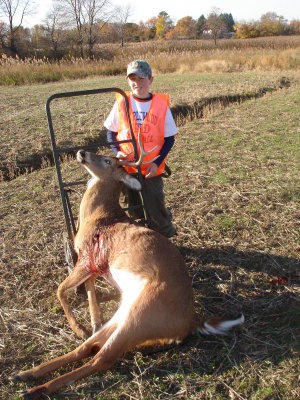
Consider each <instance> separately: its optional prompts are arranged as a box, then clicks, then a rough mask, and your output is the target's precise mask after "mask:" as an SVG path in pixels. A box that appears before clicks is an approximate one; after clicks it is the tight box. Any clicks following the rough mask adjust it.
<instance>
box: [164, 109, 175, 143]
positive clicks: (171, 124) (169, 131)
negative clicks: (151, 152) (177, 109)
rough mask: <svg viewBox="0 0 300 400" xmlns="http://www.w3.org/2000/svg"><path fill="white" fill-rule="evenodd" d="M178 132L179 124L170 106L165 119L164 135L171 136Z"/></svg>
mask: <svg viewBox="0 0 300 400" xmlns="http://www.w3.org/2000/svg"><path fill="white" fill-rule="evenodd" d="M176 133H177V126H176V124H175V121H174V118H173V115H172V113H171V110H170V108H169V107H168V109H167V114H166V119H165V132H164V136H165V138H166V137H169V136H174V135H176Z"/></svg>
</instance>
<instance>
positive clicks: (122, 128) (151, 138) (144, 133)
mask: <svg viewBox="0 0 300 400" xmlns="http://www.w3.org/2000/svg"><path fill="white" fill-rule="evenodd" d="M126 95H127V97H128V100H129V115H130V120H131V124H132V130H133V133H134V137H135V140H136V142H137V139H138V133H139V126H138V123H137V121H136V119H135V116H134V114H133V111H132V106H131V100H130V92H126ZM116 100H117V105H118V112H119V130H118V134H117V140H118V141H121V140H128V139H131V136H130V130H129V123H128V119H127V114H126V108H125V101H124V98H123V96H122V95H120V94H119V93H116ZM168 106H169V96H168V95H167V94H158V93H155V94H153V95H152V103H151V105H150V109H149V111H148V113H147V115H146V117H145V119H144V121H143V123H142V125H141V139H142V143H143V147H144V150H145V151H149V150H152V149H153V147H155V146H157V148H156V149H155V150H154V151H153V152H151V153H150V154H148V155H147V156H145V158H144V162H145V161H150V160H152V159H153V158H155V157H156V156H158V155H159V154H160V151H161V148H162V146H163V144H164V140H165V137H164V127H165V119H166V114H167V109H168ZM137 147H138V153H139V154H140V149H139V145H138V143H137ZM120 150H121V151H122V152H123V153H125V154H129V153H131V152H132V154H134V153H133V146H132V144H131V143H120ZM148 166H149V164H145V165H144V164H142V165H141V171H142V174H143V175H145V172H146V169H147V168H148ZM125 169H126V171H127V172H128V173H136V168H134V167H127V166H126V167H125ZM164 170H165V162H164V161H163V162H162V163H161V164H160V166H159V167H158V169H157V173H156V176H158V175H161V174H162V173H163V172H164Z"/></svg>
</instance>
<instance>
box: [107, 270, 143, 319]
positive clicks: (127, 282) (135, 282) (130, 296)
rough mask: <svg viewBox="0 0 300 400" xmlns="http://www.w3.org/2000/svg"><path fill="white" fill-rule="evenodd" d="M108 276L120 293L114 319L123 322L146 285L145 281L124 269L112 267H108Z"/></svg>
mask: <svg viewBox="0 0 300 400" xmlns="http://www.w3.org/2000/svg"><path fill="white" fill-rule="evenodd" d="M110 274H111V276H112V278H113V280H114V281H115V282H116V284H117V285H118V287H119V288H120V291H121V293H122V300H121V305H120V308H119V310H118V311H117V315H116V317H117V318H118V320H119V321H120V322H121V321H122V320H123V321H125V320H126V317H127V314H128V312H129V310H130V308H131V306H132V304H133V303H134V302H135V301H136V299H137V298H138V297H139V296H140V294H141V293H142V291H143V289H144V287H145V285H146V284H147V280H146V279H145V278H142V277H140V276H138V275H136V274H133V273H131V272H129V271H126V270H124V269H115V268H114V267H113V265H111V267H110Z"/></svg>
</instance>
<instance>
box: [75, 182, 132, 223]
mask: <svg viewBox="0 0 300 400" xmlns="http://www.w3.org/2000/svg"><path fill="white" fill-rule="evenodd" d="M120 191H121V187H120V184H119V183H118V182H109V185H108V184H106V185H104V184H103V182H101V181H97V182H96V183H94V184H93V185H92V186H91V187H89V188H88V189H87V190H86V192H85V194H84V196H83V198H82V201H81V205H80V221H81V223H82V222H84V221H85V222H87V221H96V220H97V221H99V220H111V219H116V218H118V217H122V216H124V214H125V213H124V211H123V210H122V208H121V207H120V204H119V197H120Z"/></svg>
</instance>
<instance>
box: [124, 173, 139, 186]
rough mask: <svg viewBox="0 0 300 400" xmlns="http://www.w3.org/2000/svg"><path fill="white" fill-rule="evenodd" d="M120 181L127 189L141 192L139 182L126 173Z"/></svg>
mask: <svg viewBox="0 0 300 400" xmlns="http://www.w3.org/2000/svg"><path fill="white" fill-rule="evenodd" d="M120 181H121V182H123V183H124V185H125V186H127V187H128V188H129V189H133V190H142V185H141V183H140V181H139V180H137V179H136V178H134V177H133V176H131V175H129V174H127V173H125V174H122V177H121V179H120Z"/></svg>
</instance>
